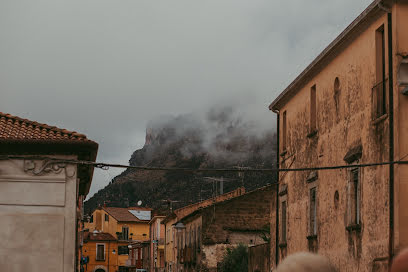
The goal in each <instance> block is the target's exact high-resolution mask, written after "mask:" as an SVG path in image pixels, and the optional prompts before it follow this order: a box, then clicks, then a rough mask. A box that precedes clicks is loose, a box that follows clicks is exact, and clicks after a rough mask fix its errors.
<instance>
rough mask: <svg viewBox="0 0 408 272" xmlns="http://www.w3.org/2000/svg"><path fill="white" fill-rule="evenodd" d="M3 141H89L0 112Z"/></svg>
mask: <svg viewBox="0 0 408 272" xmlns="http://www.w3.org/2000/svg"><path fill="white" fill-rule="evenodd" d="M3 139H20V140H22V139H26V140H71V141H90V140H88V139H87V138H86V136H85V135H84V134H80V133H77V132H75V131H69V130H66V129H61V128H57V127H55V126H49V125H46V124H42V123H38V122H35V121H30V120H28V119H23V118H20V117H17V116H13V115H10V114H6V113H2V112H0V140H3Z"/></svg>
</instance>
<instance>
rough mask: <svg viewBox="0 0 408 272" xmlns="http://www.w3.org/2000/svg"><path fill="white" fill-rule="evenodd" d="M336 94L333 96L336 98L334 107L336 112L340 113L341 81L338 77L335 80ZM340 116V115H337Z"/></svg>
mask: <svg viewBox="0 0 408 272" xmlns="http://www.w3.org/2000/svg"><path fill="white" fill-rule="evenodd" d="M333 89H334V94H333V98H334V105H335V107H336V111H337V112H338V110H339V106H340V80H339V78H338V77H336V78H335V79H334V87H333ZM337 116H338V115H337Z"/></svg>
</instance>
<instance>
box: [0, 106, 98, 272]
mask: <svg viewBox="0 0 408 272" xmlns="http://www.w3.org/2000/svg"><path fill="white" fill-rule="evenodd" d="M97 149H98V145H97V144H96V143H95V142H93V141H90V140H89V139H87V138H86V136H85V135H82V134H79V133H76V132H71V131H67V130H65V129H59V128H56V127H53V126H48V125H46V124H40V123H37V122H34V121H30V120H27V119H22V118H19V117H16V116H11V115H9V114H3V113H0V157H1V159H0V241H1V246H0V271H16V272H18V271H33V272H40V271H75V270H76V268H77V266H76V265H75V261H76V260H77V258H76V254H77V252H76V248H77V244H76V241H77V239H76V238H77V236H76V235H77V225H78V220H79V219H80V217H81V214H80V213H81V209H80V207H82V205H81V204H82V203H81V201H82V200H83V199H84V197H85V196H86V195H87V194H88V191H89V187H90V185H91V180H92V175H93V166H91V165H79V164H75V163H70V162H68V161H67V160H86V161H95V159H96V153H97Z"/></svg>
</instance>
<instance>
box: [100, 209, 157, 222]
mask: <svg viewBox="0 0 408 272" xmlns="http://www.w3.org/2000/svg"><path fill="white" fill-rule="evenodd" d="M103 209H104V210H105V211H106V212H107V213H108V214H110V215H111V216H112V217H113V218H115V219H116V220H118V221H124V222H149V221H150V219H149V220H140V219H138V218H137V217H136V216H134V215H133V214H131V213H130V212H129V210H139V211H151V210H152V209H150V208H142V207H129V208H118V207H103Z"/></svg>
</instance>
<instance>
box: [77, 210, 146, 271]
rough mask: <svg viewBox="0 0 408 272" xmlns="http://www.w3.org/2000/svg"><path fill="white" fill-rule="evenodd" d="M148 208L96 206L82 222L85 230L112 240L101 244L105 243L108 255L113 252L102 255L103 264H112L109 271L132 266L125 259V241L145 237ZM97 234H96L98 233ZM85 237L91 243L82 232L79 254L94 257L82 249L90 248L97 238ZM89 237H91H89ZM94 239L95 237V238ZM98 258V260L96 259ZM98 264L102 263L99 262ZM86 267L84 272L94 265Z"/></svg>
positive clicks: (143, 238) (126, 252)
mask: <svg viewBox="0 0 408 272" xmlns="http://www.w3.org/2000/svg"><path fill="white" fill-rule="evenodd" d="M151 210H152V209H150V208H143V207H128V208H119V207H101V208H98V209H96V210H95V211H94V212H93V213H92V215H91V217H90V220H89V222H85V223H84V230H85V231H88V232H89V233H91V234H92V233H96V234H99V236H103V237H108V236H109V237H112V238H113V240H112V239H111V240H109V243H108V244H107V245H106V246H105V247H106V248H107V247H109V248H110V249H109V250H110V251H109V255H107V256H110V255H113V256H112V258H109V259H104V260H102V261H103V262H106V265H105V267H106V268H107V267H111V266H112V267H113V268H112V269H113V270H111V269H109V271H119V272H127V271H129V269H130V268H132V264H131V263H130V262H129V245H130V244H131V243H134V242H136V241H138V242H143V241H148V240H149V222H150V220H151ZM99 236H97V237H99ZM88 238H91V240H89V239H88V241H91V244H87V243H86V242H85V241H86V237H85V236H84V239H83V240H84V246H83V250H82V257H89V259H90V260H91V259H93V260H95V258H96V257H95V256H96V255H95V254H96V253H95V254H94V255H95V256H94V255H92V254H89V253H86V252H85V250H86V247H91V249H92V250H93V251H91V253H92V252H94V251H95V249H94V248H95V244H96V242H92V241H93V240H95V239H97V238H94V236H92V235H88ZM92 239H93V240H92ZM95 241H96V240H95ZM99 262H101V261H99ZM101 265H102V264H101ZM88 267H90V268H88V269H85V272H87V271H89V272H93V271H95V267H94V266H88ZM98 269H102V270H104V271H105V272H108V270H106V269H105V268H103V267H98Z"/></svg>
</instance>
